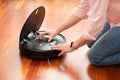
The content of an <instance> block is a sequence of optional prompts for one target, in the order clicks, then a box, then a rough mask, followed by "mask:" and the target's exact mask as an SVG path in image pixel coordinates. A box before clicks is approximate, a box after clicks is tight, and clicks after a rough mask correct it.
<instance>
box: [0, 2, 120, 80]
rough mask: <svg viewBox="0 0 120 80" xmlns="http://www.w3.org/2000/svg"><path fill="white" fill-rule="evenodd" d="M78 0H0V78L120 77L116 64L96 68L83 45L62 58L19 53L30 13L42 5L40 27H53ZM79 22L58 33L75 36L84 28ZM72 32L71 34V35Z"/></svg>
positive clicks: (106, 79) (114, 79)
mask: <svg viewBox="0 0 120 80" xmlns="http://www.w3.org/2000/svg"><path fill="white" fill-rule="evenodd" d="M79 1H80V0H0V32H1V34H0V80H120V77H119V74H120V65H117V66H108V67H96V66H93V65H91V64H90V63H89V61H88V60H87V56H86V54H87V51H88V50H89V49H88V47H87V46H83V47H81V48H79V49H78V50H76V51H75V52H72V53H69V54H67V55H66V56H64V57H60V58H58V59H53V60H50V63H48V61H47V60H32V59H29V58H26V57H24V56H22V55H21V54H20V52H19V35H20V31H21V29H22V26H23V24H24V22H25V20H26V19H27V17H28V16H29V15H30V13H31V12H32V11H33V10H34V9H35V8H37V7H38V6H45V8H46V15H45V19H44V22H43V24H42V26H41V28H40V30H46V29H47V30H48V29H56V28H57V27H58V26H59V25H60V24H61V23H62V22H63V21H65V20H66V19H67V18H68V17H69V16H70V14H71V11H72V10H73V8H74V7H75V6H76V5H78V4H79ZM85 26H86V22H85V21H82V22H80V23H78V24H77V25H75V26H74V27H72V28H70V29H68V30H66V31H64V32H62V34H63V35H64V36H65V37H66V38H67V41H68V42H69V41H72V40H75V39H77V38H78V37H79V36H78V35H81V32H82V31H83V30H84V29H85ZM73 33H74V34H73Z"/></svg>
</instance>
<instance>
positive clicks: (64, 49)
mask: <svg viewBox="0 0 120 80" xmlns="http://www.w3.org/2000/svg"><path fill="white" fill-rule="evenodd" d="M52 49H53V50H60V51H61V53H59V54H58V56H61V55H63V54H66V53H69V52H72V51H74V50H75V49H73V48H70V44H68V43H62V44H58V45H55V46H52Z"/></svg>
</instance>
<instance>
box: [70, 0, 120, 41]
mask: <svg viewBox="0 0 120 80" xmlns="http://www.w3.org/2000/svg"><path fill="white" fill-rule="evenodd" d="M72 14H73V15H75V16H77V17H79V18H81V19H84V18H86V19H87V21H88V22H87V23H88V25H87V29H86V30H85V31H84V32H83V34H82V36H83V37H84V38H85V39H87V40H95V39H96V38H97V36H98V35H99V34H100V33H101V31H102V29H103V27H104V23H105V20H106V19H107V20H108V21H109V22H110V24H111V27H113V26H115V25H120V0H81V2H80V5H78V6H77V7H76V8H75V9H74V10H73V12H72Z"/></svg>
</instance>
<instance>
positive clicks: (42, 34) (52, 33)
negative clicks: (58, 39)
mask: <svg viewBox="0 0 120 80" xmlns="http://www.w3.org/2000/svg"><path fill="white" fill-rule="evenodd" d="M57 34H58V33H57V32H56V31H55V30H52V31H45V32H43V33H41V34H40V35H39V36H38V39H42V38H43V36H44V35H49V36H50V37H49V39H48V42H50V41H51V40H52V39H53V38H54V37H55V36H56V35H57Z"/></svg>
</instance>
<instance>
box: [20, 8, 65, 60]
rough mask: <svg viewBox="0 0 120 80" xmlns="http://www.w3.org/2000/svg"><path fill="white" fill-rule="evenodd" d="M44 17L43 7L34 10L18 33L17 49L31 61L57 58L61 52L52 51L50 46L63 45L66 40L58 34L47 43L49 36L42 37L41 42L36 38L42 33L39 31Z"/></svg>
mask: <svg viewBox="0 0 120 80" xmlns="http://www.w3.org/2000/svg"><path fill="white" fill-rule="evenodd" d="M44 16H45V8H44V7H43V6H40V7H38V8H37V9H35V10H34V11H33V12H32V13H31V15H30V16H29V17H28V18H27V20H26V22H25V24H24V25H23V28H22V30H21V33H20V38H19V49H20V53H21V54H23V55H25V56H27V57H29V58H33V59H51V58H57V57H58V54H59V53H60V52H61V51H59V50H52V49H51V46H53V45H57V44H60V43H65V42H66V39H65V37H64V36H63V35H62V34H58V35H57V36H55V37H54V38H53V40H52V41H51V42H49V43H48V39H49V35H44V36H43V38H42V39H41V40H39V39H38V36H39V35H40V34H41V33H42V32H44V31H39V28H40V27H41V25H42V22H43V19H44Z"/></svg>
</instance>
